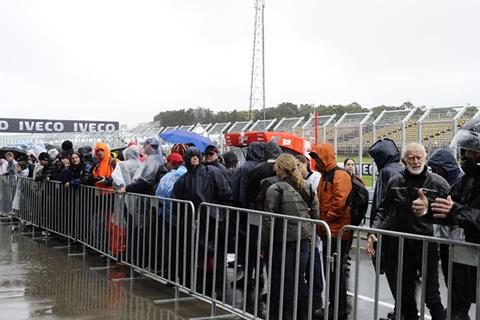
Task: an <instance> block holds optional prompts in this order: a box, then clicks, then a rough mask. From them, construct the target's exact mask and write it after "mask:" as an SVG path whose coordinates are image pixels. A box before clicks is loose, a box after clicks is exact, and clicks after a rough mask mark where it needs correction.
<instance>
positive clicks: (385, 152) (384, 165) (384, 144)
mask: <svg viewBox="0 0 480 320" xmlns="http://www.w3.org/2000/svg"><path fill="white" fill-rule="evenodd" d="M368 154H369V155H370V156H371V157H372V158H373V160H374V161H375V164H376V165H377V169H378V177H377V181H376V183H375V191H374V192H373V200H372V209H371V211H370V226H372V224H373V221H375V216H376V215H377V210H378V208H380V204H381V202H382V200H383V197H384V196H385V190H386V188H387V183H388V180H390V178H391V177H393V176H394V175H396V174H397V173H399V172H400V171H402V170H403V166H402V165H401V164H400V152H399V151H398V148H397V146H396V145H395V142H393V141H392V140H390V139H383V140H378V141H377V142H375V143H374V144H373V145H372V146H371V147H370V148H369V149H368Z"/></svg>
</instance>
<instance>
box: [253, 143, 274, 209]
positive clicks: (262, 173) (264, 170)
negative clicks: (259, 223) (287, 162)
mask: <svg viewBox="0 0 480 320" xmlns="http://www.w3.org/2000/svg"><path fill="white" fill-rule="evenodd" d="M281 153H282V149H281V148H280V147H279V146H278V144H277V142H276V141H275V140H271V141H269V142H267V143H265V149H264V153H263V159H262V161H261V162H260V163H259V164H257V165H256V166H255V167H254V168H253V169H252V170H250V171H249V173H248V182H249V185H248V189H247V199H248V201H249V202H253V203H255V208H256V209H257V210H263V208H264V204H265V203H264V199H265V196H264V195H259V191H260V190H261V181H262V180H263V179H265V178H269V177H275V176H276V173H275V170H274V168H273V167H274V164H275V159H277V157H278V156H279V155H280V154H281ZM265 191H266V190H265ZM259 200H260V201H259Z"/></svg>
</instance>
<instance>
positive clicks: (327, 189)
mask: <svg viewBox="0 0 480 320" xmlns="http://www.w3.org/2000/svg"><path fill="white" fill-rule="evenodd" d="M310 157H312V159H313V160H314V161H315V168H316V169H317V170H318V171H320V173H321V175H322V177H321V178H320V183H319V185H318V189H317V196H318V201H319V203H320V220H323V221H325V222H326V223H327V224H328V226H329V228H330V231H331V235H332V241H331V248H332V255H335V254H336V255H335V258H336V260H337V259H339V261H341V262H342V264H343V265H342V267H341V268H340V288H339V290H340V294H339V301H338V302H339V304H338V306H339V307H338V311H339V313H338V315H339V317H338V319H347V316H348V314H347V283H346V276H345V269H346V265H345V264H346V261H347V260H346V257H347V254H348V252H347V251H348V240H349V239H350V238H351V236H352V235H351V232H345V233H343V235H342V239H341V252H336V250H337V241H338V239H337V236H338V234H339V231H340V229H341V228H342V227H343V226H346V225H349V224H350V223H351V217H350V207H348V206H347V198H348V196H349V195H350V192H351V191H352V179H351V178H350V175H349V173H347V172H346V171H344V170H336V169H337V157H336V154H335V150H334V149H333V146H332V145H331V144H330V143H321V144H318V145H316V146H315V147H314V150H313V151H312V152H310ZM317 232H318V233H319V234H320V237H321V238H322V240H325V231H324V230H323V228H322V227H321V225H317ZM326 245H327V242H326V241H323V255H324V256H323V261H324V263H326V262H327V261H328V257H326V253H327V248H326ZM324 269H325V270H326V268H325V266H324ZM330 279H336V268H331V270H330ZM327 290H329V293H330V296H329V299H330V301H329V302H330V307H331V308H332V309H329V312H332V311H333V306H334V302H335V300H334V299H335V285H334V281H333V282H330V287H329V288H327ZM323 313H324V311H323V310H321V309H320V310H316V311H315V315H316V316H319V317H322V318H323Z"/></svg>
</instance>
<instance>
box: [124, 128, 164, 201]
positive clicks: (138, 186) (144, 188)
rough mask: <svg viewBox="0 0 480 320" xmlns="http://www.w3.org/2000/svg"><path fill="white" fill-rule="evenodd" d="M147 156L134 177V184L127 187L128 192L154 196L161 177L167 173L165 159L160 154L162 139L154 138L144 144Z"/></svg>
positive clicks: (148, 139)
mask: <svg viewBox="0 0 480 320" xmlns="http://www.w3.org/2000/svg"><path fill="white" fill-rule="evenodd" d="M143 146H144V147H143V150H144V151H143V152H144V154H145V155H146V156H147V158H146V159H145V161H144V162H143V163H142V164H141V165H140V167H139V168H138V169H137V171H136V172H135V174H134V175H133V177H132V183H130V184H128V185H127V186H126V187H125V190H126V191H127V192H131V193H139V194H149V195H153V194H154V192H155V188H156V187H157V184H158V182H159V181H160V179H161V177H163V176H164V175H165V174H166V173H167V168H166V167H165V159H164V158H163V155H162V153H161V152H160V149H159V146H160V138H159V137H157V136H152V137H149V138H147V139H145V141H144V142H143Z"/></svg>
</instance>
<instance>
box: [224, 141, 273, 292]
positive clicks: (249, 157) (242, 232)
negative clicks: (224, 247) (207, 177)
mask: <svg viewBox="0 0 480 320" xmlns="http://www.w3.org/2000/svg"><path fill="white" fill-rule="evenodd" d="M264 153H265V143H263V142H252V143H251V144H249V145H248V146H247V148H246V153H245V163H243V164H242V165H241V166H240V168H238V170H237V171H235V173H234V174H233V175H232V178H231V181H232V199H233V205H234V206H235V207H239V208H245V209H255V201H251V200H250V199H249V197H248V188H249V185H250V172H251V171H252V170H253V169H254V168H255V167H256V166H257V165H258V164H259V163H260V162H261V161H262V160H263V156H264ZM265 192H266V189H265ZM247 218H248V217H247V215H246V214H241V215H240V221H239V225H238V230H239V232H238V234H239V240H238V246H239V247H238V250H237V252H238V255H237V257H236V261H232V262H229V267H233V266H234V265H235V263H236V264H237V265H242V266H243V263H244V261H245V245H246V243H247V238H246V237H247ZM230 222H231V224H230V226H229V228H230V229H229V230H231V232H233V233H231V234H235V231H236V229H237V223H236V222H237V221H236V219H230ZM250 235H252V232H250ZM230 251H233V252H234V251H235V248H230ZM249 252H250V256H249V261H250V267H249V269H250V272H249V273H250V274H251V272H252V270H253V267H254V264H255V263H254V262H255V261H256V260H255V255H254V253H255V252H256V245H255V241H250V248H249ZM241 281H242V283H241V284H242V285H243V280H241Z"/></svg>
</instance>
